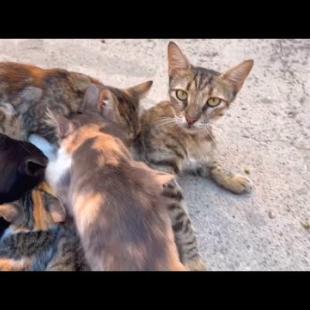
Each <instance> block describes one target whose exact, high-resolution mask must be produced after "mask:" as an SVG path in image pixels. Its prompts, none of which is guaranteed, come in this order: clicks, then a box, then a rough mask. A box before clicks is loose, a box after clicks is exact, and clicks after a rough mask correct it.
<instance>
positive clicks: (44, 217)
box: [0, 189, 89, 271]
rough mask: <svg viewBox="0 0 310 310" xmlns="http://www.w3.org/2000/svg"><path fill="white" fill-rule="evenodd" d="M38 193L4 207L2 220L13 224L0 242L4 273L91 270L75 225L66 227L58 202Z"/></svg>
mask: <svg viewBox="0 0 310 310" xmlns="http://www.w3.org/2000/svg"><path fill="white" fill-rule="evenodd" d="M41 190H43V189H41ZM38 191H39V190H37V191H33V192H32V193H31V192H28V193H26V194H25V195H24V197H23V198H22V199H20V200H19V201H17V202H15V203H12V204H3V205H0V216H3V217H4V218H5V219H6V220H7V221H8V222H10V223H11V225H10V227H9V228H8V229H7V230H6V232H5V234H4V235H3V236H2V238H1V240H0V271H84V270H89V267H88V265H87V263H86V260H85V258H84V253H83V250H82V248H81V246H80V240H79V238H78V236H77V234H76V230H75V227H74V225H73V223H71V222H70V221H68V220H66V223H65V224H63V223H62V222H63V221H64V215H65V214H64V210H63V209H62V207H61V206H60V205H59V202H58V200H56V199H55V198H51V196H48V195H47V194H46V193H41V194H40V193H38ZM44 191H46V190H45V189H44ZM42 197H43V200H41V199H42ZM47 206H48V207H49V208H50V209H49V210H47V209H46V207H47Z"/></svg>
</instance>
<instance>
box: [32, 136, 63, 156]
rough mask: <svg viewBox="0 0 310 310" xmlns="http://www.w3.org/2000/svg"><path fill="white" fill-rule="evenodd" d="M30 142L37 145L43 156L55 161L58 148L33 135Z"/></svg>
mask: <svg viewBox="0 0 310 310" xmlns="http://www.w3.org/2000/svg"><path fill="white" fill-rule="evenodd" d="M28 141H29V142H30V143H32V144H33V145H35V146H36V147H37V148H38V149H39V150H41V151H42V152H43V154H44V155H45V156H46V157H47V158H48V159H49V160H53V159H55V158H56V152H57V148H56V146H55V145H54V144H51V143H49V142H48V141H47V140H46V139H44V138H43V137H41V136H39V135H36V134H32V135H30V137H29V139H28Z"/></svg>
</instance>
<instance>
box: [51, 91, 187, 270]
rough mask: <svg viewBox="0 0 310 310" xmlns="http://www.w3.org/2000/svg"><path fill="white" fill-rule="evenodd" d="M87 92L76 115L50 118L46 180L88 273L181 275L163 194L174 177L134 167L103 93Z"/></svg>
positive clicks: (113, 108) (114, 112)
mask: <svg viewBox="0 0 310 310" xmlns="http://www.w3.org/2000/svg"><path fill="white" fill-rule="evenodd" d="M88 93H89V96H86V100H85V112H84V113H83V114H81V115H75V116H73V117H72V118H71V121H68V120H65V119H64V118H63V117H60V116H56V117H54V121H55V122H56V123H57V125H58V130H59V137H60V138H61V139H62V141H61V147H60V149H59V150H58V152H57V156H56V159H55V160H52V161H50V163H49V165H48V168H47V179H48V181H49V183H50V184H51V186H52V187H54V190H55V191H56V192H57V194H58V195H59V197H61V200H62V202H63V204H64V205H65V206H66V209H67V210H68V212H69V213H70V214H71V215H73V218H74V220H75V223H76V227H77V230H78V232H79V235H80V238H81V241H82V245H83V248H84V252H85V255H86V259H87V261H88V263H89V265H90V267H91V269H92V270H186V268H185V266H184V265H183V264H182V263H181V262H180V257H179V255H178V251H177V245H176V242H175V235H174V233H173V230H172V227H171V226H172V223H171V219H170V214H169V211H168V208H167V207H166V205H167V204H169V202H168V198H167V197H166V196H165V195H163V187H167V188H168V190H167V192H168V193H171V192H172V191H169V188H171V189H173V188H175V186H174V184H173V182H174V180H173V177H172V176H170V175H168V174H165V173H160V172H157V171H154V170H152V169H150V168H149V167H147V166H146V165H145V164H143V163H142V162H136V161H134V160H133V158H132V156H131V154H130V152H129V150H128V148H127V147H126V143H124V142H123V141H127V139H126V132H124V131H122V130H120V128H119V126H118V125H117V122H115V121H116V120H117V119H118V118H119V111H118V109H117V107H116V106H115V105H113V104H109V103H108V102H107V100H108V99H109V98H110V96H111V92H110V90H109V89H107V88H103V90H101V92H99V91H98V88H97V87H96V86H93V87H90V88H89V91H88ZM87 97H91V98H96V97H98V99H96V100H88V99H87ZM98 108H99V109H101V111H102V115H103V117H102V116H99V114H98V113H95V112H96V111H97V110H98ZM107 116H108V118H107ZM88 158H92V160H88ZM60 167H61V169H60ZM172 194H173V193H172ZM167 196H168V195H167ZM171 196H173V195H171ZM181 199H182V198H181V197H179V200H181ZM181 217H182V216H181ZM181 224H182V223H181ZM187 224H188V223H187ZM189 224H190V222H189ZM187 228H188V229H189V227H187ZM191 254H193V253H191Z"/></svg>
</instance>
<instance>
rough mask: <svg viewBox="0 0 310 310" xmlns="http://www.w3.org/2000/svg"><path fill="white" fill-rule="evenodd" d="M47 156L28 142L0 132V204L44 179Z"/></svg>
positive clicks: (12, 199) (20, 194)
mask: <svg viewBox="0 0 310 310" xmlns="http://www.w3.org/2000/svg"><path fill="white" fill-rule="evenodd" d="M46 166H47V157H46V156H45V155H44V154H43V153H42V152H41V151H40V150H39V149H38V148H36V147H35V146H34V145H32V144H31V143H29V142H25V141H19V140H15V139H12V138H10V137H8V136H6V135H4V134H1V133H0V171H1V178H0V204H1V203H7V202H11V201H14V200H17V199H19V198H21V197H22V195H23V194H25V193H26V192H27V191H29V190H32V189H33V188H34V187H36V186H37V185H38V184H39V183H41V182H42V181H43V179H44V173H45V168H46Z"/></svg>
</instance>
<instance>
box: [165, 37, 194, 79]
mask: <svg viewBox="0 0 310 310" xmlns="http://www.w3.org/2000/svg"><path fill="white" fill-rule="evenodd" d="M168 65H169V76H170V75H173V74H177V73H178V72H183V71H188V70H189V69H190V67H191V64H190V62H189V61H188V59H187V58H186V56H185V55H184V54H183V53H182V51H181V49H180V48H179V47H178V46H177V45H176V44H175V43H174V42H172V41H171V42H169V44H168Z"/></svg>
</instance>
